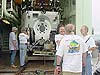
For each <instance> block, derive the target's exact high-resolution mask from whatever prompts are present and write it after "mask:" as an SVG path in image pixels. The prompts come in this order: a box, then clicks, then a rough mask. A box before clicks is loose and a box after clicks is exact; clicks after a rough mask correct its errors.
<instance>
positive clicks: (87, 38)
mask: <svg viewBox="0 0 100 75" xmlns="http://www.w3.org/2000/svg"><path fill="white" fill-rule="evenodd" d="M80 32H81V34H82V36H83V40H84V42H85V43H86V46H87V49H88V51H87V56H86V65H85V66H83V68H82V69H83V70H82V75H92V64H91V61H92V54H91V53H92V51H93V50H95V49H96V45H95V40H94V39H93V37H92V36H91V35H89V34H88V27H87V26H85V25H83V26H82V27H81V29H80Z"/></svg>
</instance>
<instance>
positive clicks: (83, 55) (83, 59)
mask: <svg viewBox="0 0 100 75" xmlns="http://www.w3.org/2000/svg"><path fill="white" fill-rule="evenodd" d="M86 55H87V52H85V53H83V54H82V66H86Z"/></svg>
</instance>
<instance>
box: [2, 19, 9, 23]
mask: <svg viewBox="0 0 100 75" xmlns="http://www.w3.org/2000/svg"><path fill="white" fill-rule="evenodd" d="M2 21H3V22H4V23H6V24H10V22H9V21H7V20H2Z"/></svg>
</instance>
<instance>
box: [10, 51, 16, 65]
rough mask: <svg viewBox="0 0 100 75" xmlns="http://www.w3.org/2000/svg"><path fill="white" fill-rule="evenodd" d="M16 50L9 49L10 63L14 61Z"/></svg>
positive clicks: (12, 63)
mask: <svg viewBox="0 0 100 75" xmlns="http://www.w3.org/2000/svg"><path fill="white" fill-rule="evenodd" d="M16 52H17V51H16V50H10V63H11V65H14V63H15V56H16Z"/></svg>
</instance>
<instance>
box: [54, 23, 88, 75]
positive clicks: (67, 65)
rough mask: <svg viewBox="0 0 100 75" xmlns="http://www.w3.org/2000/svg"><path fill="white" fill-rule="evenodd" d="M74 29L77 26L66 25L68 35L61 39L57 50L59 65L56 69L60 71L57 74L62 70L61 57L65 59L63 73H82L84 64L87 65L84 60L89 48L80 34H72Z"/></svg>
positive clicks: (71, 74) (63, 74) (69, 74)
mask: <svg viewBox="0 0 100 75" xmlns="http://www.w3.org/2000/svg"><path fill="white" fill-rule="evenodd" d="M74 29H75V26H74V25H72V24H68V25H66V26H65V30H66V35H65V36H64V38H63V39H62V40H61V42H60V45H59V48H58V50H57V52H56V55H57V65H56V68H55V69H56V71H57V73H58V74H56V75H59V73H60V72H61V65H60V62H61V59H63V63H62V75H81V72H82V64H84V65H85V62H82V60H84V61H85V58H86V51H87V48H86V45H85V43H84V41H83V39H82V38H81V37H80V36H78V35H74V34H72V32H73V31H74ZM82 57H83V59H82Z"/></svg>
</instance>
